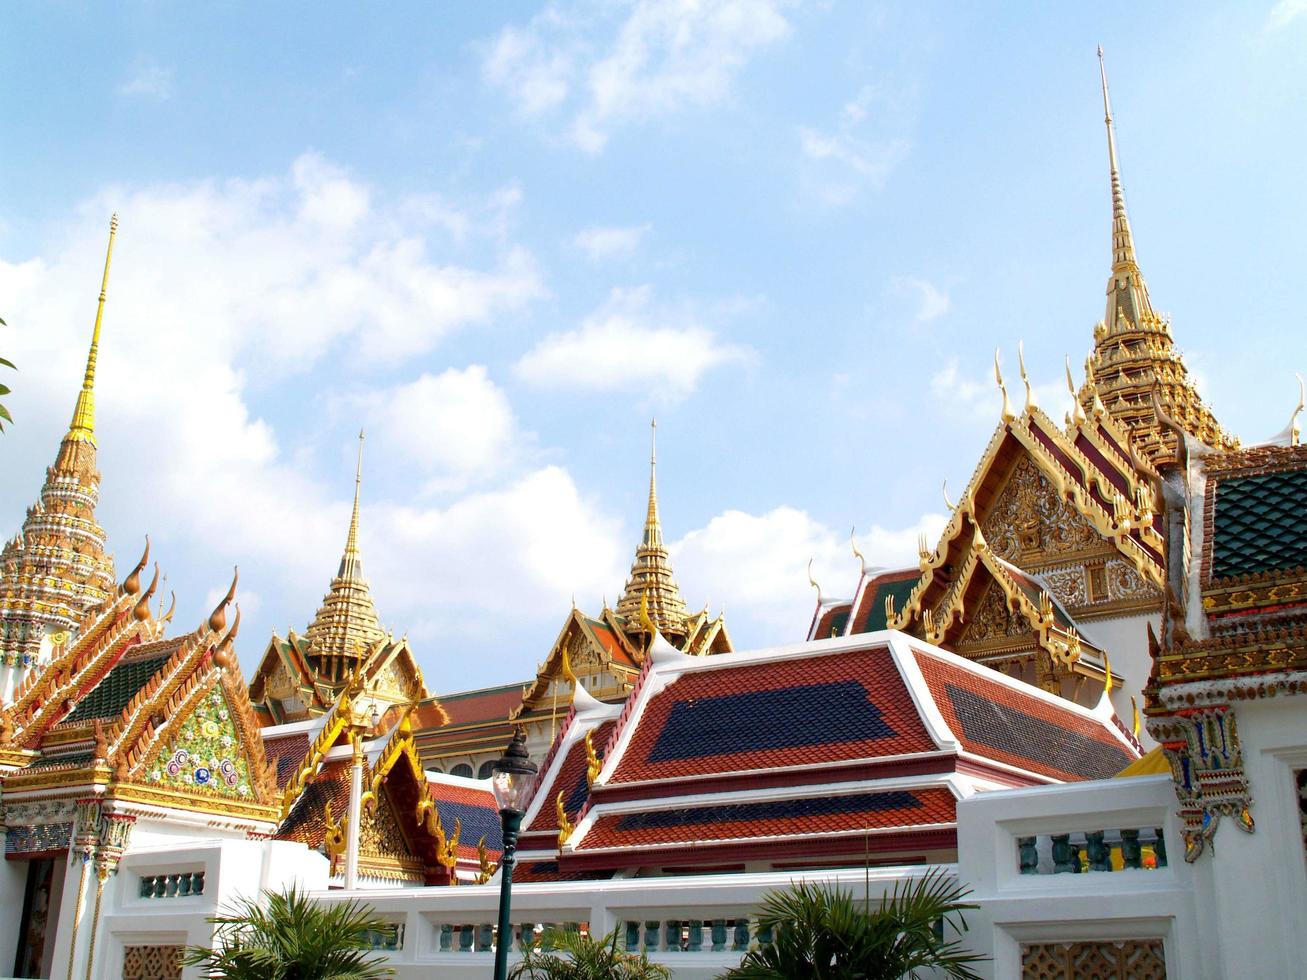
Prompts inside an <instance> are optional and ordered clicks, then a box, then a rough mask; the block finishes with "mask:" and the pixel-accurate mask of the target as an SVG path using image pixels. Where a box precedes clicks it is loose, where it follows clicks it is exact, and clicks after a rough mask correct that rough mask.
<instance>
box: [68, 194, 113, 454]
mask: <svg viewBox="0 0 1307 980" xmlns="http://www.w3.org/2000/svg"><path fill="white" fill-rule="evenodd" d="M117 231H118V215H117V214H114V216H113V217H111V218H110V219H109V248H108V250H107V251H106V252H105V253H104V278H103V279H101V280H100V302H99V305H98V306H96V308H95V329H94V330H93V331H92V333H91V350H90V353H89V354H87V357H86V374H85V375H84V376H83V378H82V390H81V393H80V394H78V396H77V405H76V407H75V408H74V409H73V421H72V424H71V425H70V426H69V427H68V435H66V436H64V439H65V440H69V441H72V442H89V443H90V444H91V445H93V446H94V445H95V362H96V359H97V358H98V357H99V354H100V324H101V322H102V321H103V320H104V297H105V293H107V292H108V290H109V261H110V260H111V259H112V258H113V237H114V235H115V234H116V233H117Z"/></svg>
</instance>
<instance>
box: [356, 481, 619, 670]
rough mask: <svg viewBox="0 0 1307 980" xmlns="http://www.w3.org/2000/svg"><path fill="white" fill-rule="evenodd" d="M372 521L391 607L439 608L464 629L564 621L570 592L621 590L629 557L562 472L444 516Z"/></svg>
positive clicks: (374, 563) (430, 511) (609, 521)
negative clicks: (507, 619)
mask: <svg viewBox="0 0 1307 980" xmlns="http://www.w3.org/2000/svg"><path fill="white" fill-rule="evenodd" d="M369 520H370V521H371V524H370V525H369V532H370V534H371V539H370V541H369V542H368V546H367V554H368V561H369V566H368V567H369V569H370V570H375V571H374V577H376V578H380V579H384V580H385V582H386V591H385V596H386V601H387V603H389V604H393V605H396V606H398V607H400V608H403V609H408V610H423V609H429V608H430V607H432V606H435V607H438V609H437V610H436V614H437V615H440V616H443V617H448V618H450V619H455V618H459V619H463V620H464V621H465V627H464V628H466V622H467V621H469V620H470V621H471V622H472V623H475V624H481V623H484V622H485V617H484V614H485V613H491V614H493V616H495V617H500V616H503V615H505V612H506V610H510V609H511V610H512V613H513V615H522V614H526V615H533V616H544V617H545V618H549V617H556V618H557V619H558V620H559V621H560V622H561V620H562V617H563V615H564V614H565V613H566V611H567V609H568V608H569V606H570V596H571V595H572V594H574V593H575V594H578V595H582V596H585V595H599V594H600V593H602V592H603V591H604V590H605V589H608V590H611V589H612V588H613V583H614V582H620V581H621V580H622V571H623V568H622V566H623V559H625V558H626V557H627V548H626V543H624V542H622V541H621V534H620V525H619V522H618V521H616V520H615V519H613V518H611V517H608V516H607V515H605V514H603V513H602V512H601V511H600V510H599V508H598V507H597V505H596V504H595V503H594V502H593V501H591V500H587V499H586V498H585V497H584V496H583V495H582V494H581V492H580V490H579V489H578V488H577V486H576V484H575V482H574V481H573V479H572V477H571V476H570V475H569V474H568V473H567V471H565V470H563V469H561V468H559V467H557V466H547V467H544V468H542V469H539V470H536V471H534V472H531V473H528V474H527V475H525V476H523V477H522V478H520V479H518V480H516V481H514V482H512V483H510V484H509V485H507V486H505V487H502V488H499V489H495V490H489V491H485V492H482V493H476V494H471V495H469V496H466V497H464V498H462V499H460V500H458V501H456V502H455V503H453V504H451V505H450V506H449V507H446V508H443V509H436V508H414V507H402V506H401V507H387V508H384V509H381V510H380V512H379V513H377V512H375V511H374V513H373V515H372V516H371V517H370V518H369ZM374 554H376V555H377V556H378V557H376V558H373V557H372V555H374ZM415 571H416V572H419V574H415ZM538 652H540V653H543V652H544V648H542V649H541V650H540V651H538Z"/></svg>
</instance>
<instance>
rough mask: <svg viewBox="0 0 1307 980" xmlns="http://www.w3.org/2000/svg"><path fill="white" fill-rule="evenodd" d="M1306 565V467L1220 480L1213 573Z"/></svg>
mask: <svg viewBox="0 0 1307 980" xmlns="http://www.w3.org/2000/svg"><path fill="white" fill-rule="evenodd" d="M1305 565H1307V469H1301V470H1291V471H1289V472H1287V473H1265V474H1262V475H1260V476H1245V477H1238V478H1235V479H1229V480H1222V481H1221V482H1220V483H1219V484H1217V487H1216V510H1215V514H1214V515H1213V528H1212V577H1213V578H1216V579H1223V578H1231V577H1234V576H1237V575H1253V574H1256V573H1258V572H1272V571H1282V570H1288V569H1294V568H1301V567H1303V566H1305Z"/></svg>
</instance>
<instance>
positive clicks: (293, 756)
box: [263, 732, 309, 789]
mask: <svg viewBox="0 0 1307 980" xmlns="http://www.w3.org/2000/svg"><path fill="white" fill-rule="evenodd" d="M263 754H264V755H265V756H267V759H268V765H269V766H271V767H272V768H273V770H274V771H275V772H276V775H277V789H285V788H286V784H287V783H289V782H290V780H291V777H292V776H294V775H295V770H296V769H297V768H298V767H299V764H300V763H301V762H303V761H304V757H305V756H306V755H308V754H309V734H308V732H292V733H290V734H289V735H275V736H273V737H272V738H265V739H264V740H263Z"/></svg>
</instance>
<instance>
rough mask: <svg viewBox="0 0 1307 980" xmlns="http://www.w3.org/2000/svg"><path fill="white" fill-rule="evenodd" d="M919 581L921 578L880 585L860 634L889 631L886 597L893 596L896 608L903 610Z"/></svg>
mask: <svg viewBox="0 0 1307 980" xmlns="http://www.w3.org/2000/svg"><path fill="white" fill-rule="evenodd" d="M918 581H920V579H919V578H910V579H903V580H901V581H898V582H882V583H881V584H880V585H878V586H877V587H876V595H875V596H874V597H873V598H872V600H871V608H870V609H869V610H868V611H867V624H866V626H864V627H863V628H862V629H860V630H858V632H860V633H875V632H878V631H879V630H883V629H887V628H888V625H889V624H888V623H886V621H885V597H886V596H887V595H892V596H893V597H894V608H895V609H902V608H903V607H904V605H906V604H907V601H908V596H910V595H912V590H913V589H915V588H916V587H917V582H918Z"/></svg>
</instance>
